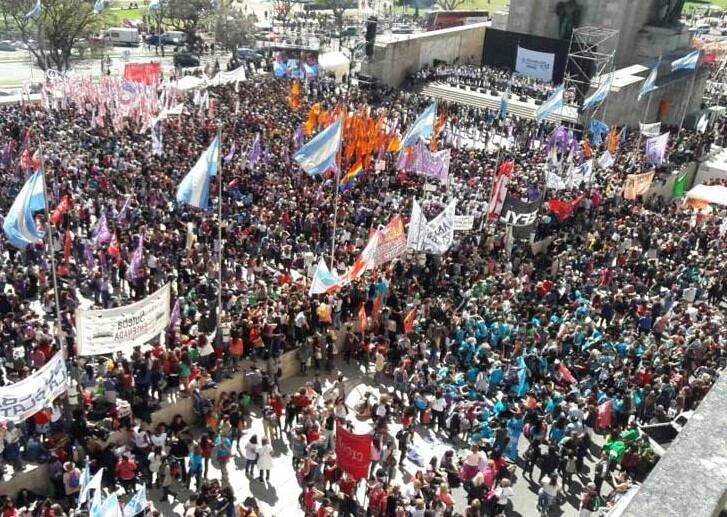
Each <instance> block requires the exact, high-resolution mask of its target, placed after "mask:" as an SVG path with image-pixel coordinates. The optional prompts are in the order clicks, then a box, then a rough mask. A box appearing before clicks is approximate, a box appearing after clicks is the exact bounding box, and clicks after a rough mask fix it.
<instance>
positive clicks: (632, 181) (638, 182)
mask: <svg viewBox="0 0 727 517" xmlns="http://www.w3.org/2000/svg"><path fill="white" fill-rule="evenodd" d="M653 179H654V172H653V171H652V172H644V173H642V174H629V175H628V176H626V183H625V185H624V199H630V200H634V199H636V196H642V195H644V194H646V192H647V191H648V190H649V187H650V186H651V180H653Z"/></svg>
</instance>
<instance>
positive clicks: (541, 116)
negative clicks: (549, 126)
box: [535, 84, 565, 123]
mask: <svg viewBox="0 0 727 517" xmlns="http://www.w3.org/2000/svg"><path fill="white" fill-rule="evenodd" d="M564 89H565V88H564V86H563V85H562V84H561V85H560V86H558V87H557V88H556V89H555V91H554V92H553V95H551V96H550V97H549V98H548V100H547V101H545V102H544V103H543V104H542V105H541V106H540V107H539V108H538V109H536V110H535V120H536V121H537V122H538V123H540V122H542V121H543V120H545V119H546V118H547V117H548V116H549V115H552V114H553V113H555V112H556V111H558V110H559V109H560V108H561V107H562V106H563V91H564Z"/></svg>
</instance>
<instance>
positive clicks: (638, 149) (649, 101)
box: [636, 54, 663, 153]
mask: <svg viewBox="0 0 727 517" xmlns="http://www.w3.org/2000/svg"><path fill="white" fill-rule="evenodd" d="M662 59H663V54H659V62H658V64H657V65H656V66H657V74H658V68H659V67H660V66H661V60H662ZM649 75H651V72H649ZM654 83H656V81H654ZM654 90H656V84H654V88H653V89H652V90H651V91H650V92H649V93H647V94H646V95H647V98H646V110H645V111H644V116H643V117H642V118H643V119H644V121H645V122H644V124H648V123H649V122H648V118H649V110H650V109H651V94H652V93H654ZM639 124H641V121H640V120H639ZM643 138H644V135H643V134H641V125H639V142H638V144H637V146H636V151H637V153H640V152H641V141H642V140H643Z"/></svg>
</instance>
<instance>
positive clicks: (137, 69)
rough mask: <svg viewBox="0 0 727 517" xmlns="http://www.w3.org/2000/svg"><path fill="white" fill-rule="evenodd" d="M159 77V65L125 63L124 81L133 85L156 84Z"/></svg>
mask: <svg viewBox="0 0 727 517" xmlns="http://www.w3.org/2000/svg"><path fill="white" fill-rule="evenodd" d="M160 76H161V64H160V63H154V62H153V63H126V65H124V79H126V80H127V81H131V82H133V83H140V84H146V85H152V84H158V83H159V78H160Z"/></svg>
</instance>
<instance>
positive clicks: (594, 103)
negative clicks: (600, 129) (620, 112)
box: [583, 72, 613, 111]
mask: <svg viewBox="0 0 727 517" xmlns="http://www.w3.org/2000/svg"><path fill="white" fill-rule="evenodd" d="M612 82H613V72H611V73H610V74H608V77H607V78H606V81H604V82H603V84H601V85H600V86H599V87H598V89H597V90H596V91H595V92H593V95H591V96H590V97H588V98H587V99H586V100H584V101H583V110H584V111H585V110H587V109H591V108H596V107H598V105H599V104H601V103H602V102H603V101H604V100H606V97H608V92H609V91H610V90H611V83H612Z"/></svg>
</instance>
